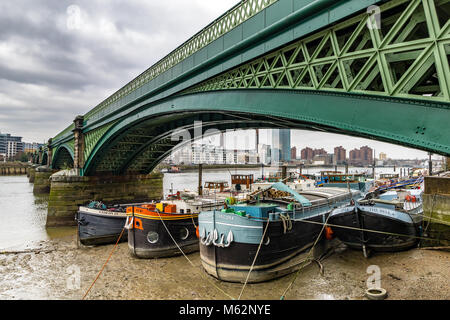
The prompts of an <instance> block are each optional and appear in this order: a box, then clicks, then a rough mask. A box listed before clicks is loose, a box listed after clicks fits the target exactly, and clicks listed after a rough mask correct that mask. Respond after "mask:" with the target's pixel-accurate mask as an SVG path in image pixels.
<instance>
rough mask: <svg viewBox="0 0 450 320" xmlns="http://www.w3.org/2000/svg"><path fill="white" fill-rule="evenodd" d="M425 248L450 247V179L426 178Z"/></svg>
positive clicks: (423, 244) (424, 207)
mask: <svg viewBox="0 0 450 320" xmlns="http://www.w3.org/2000/svg"><path fill="white" fill-rule="evenodd" d="M423 215H424V222H423V235H424V237H427V238H432V239H433V240H422V242H421V245H422V246H423V247H440V246H450V177H439V176H430V177H425V190H424V194H423Z"/></svg>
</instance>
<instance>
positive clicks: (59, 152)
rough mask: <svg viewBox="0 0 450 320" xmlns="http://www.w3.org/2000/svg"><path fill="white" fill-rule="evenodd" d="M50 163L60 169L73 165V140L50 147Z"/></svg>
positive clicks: (54, 167)
mask: <svg viewBox="0 0 450 320" xmlns="http://www.w3.org/2000/svg"><path fill="white" fill-rule="evenodd" d="M52 152H53V156H52V163H51V167H52V168H53V169H62V168H66V167H73V158H74V156H73V141H72V143H65V144H61V145H59V146H58V147H56V148H54V149H52Z"/></svg>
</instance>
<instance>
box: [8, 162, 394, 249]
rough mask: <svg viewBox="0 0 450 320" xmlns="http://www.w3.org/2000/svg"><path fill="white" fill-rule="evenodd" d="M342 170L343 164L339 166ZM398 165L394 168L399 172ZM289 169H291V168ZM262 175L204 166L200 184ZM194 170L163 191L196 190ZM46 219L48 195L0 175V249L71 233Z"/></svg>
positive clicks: (171, 176)
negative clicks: (35, 193)
mask: <svg viewBox="0 0 450 320" xmlns="http://www.w3.org/2000/svg"><path fill="white" fill-rule="evenodd" d="M277 170H279V168H277V167H264V174H265V175H268V174H269V173H274V172H276V171H277ZM322 170H326V169H324V168H308V169H304V170H303V173H305V174H315V173H318V172H320V171H322ZM328 170H330V169H328ZM338 170H339V171H342V172H343V171H344V170H345V168H344V167H338ZM371 170H372V169H370V168H349V172H350V173H353V172H359V173H361V172H372V171H371ZM399 170H400V169H399V168H397V170H396V172H397V173H398V172H399ZM289 171H294V169H290V170H289ZM393 172H394V169H393V168H376V173H377V174H380V173H393ZM236 173H237V174H253V175H254V177H255V178H259V177H261V175H262V169H261V168H249V169H228V170H227V169H204V170H203V175H202V181H203V184H204V183H205V182H206V181H227V182H228V183H231V174H236ZM197 186H198V173H197V171H190V172H182V173H166V174H165V175H164V181H163V189H164V195H167V194H169V193H171V188H173V192H176V191H177V190H184V189H188V190H197ZM46 219H47V196H35V195H34V194H33V184H32V183H29V182H28V178H27V177H26V176H25V175H23V176H0V251H11V250H23V249H30V248H35V247H37V246H39V244H40V243H41V241H45V240H49V239H52V238H55V237H59V236H64V235H66V234H67V233H71V232H72V233H73V232H74V229H73V228H69V229H67V228H49V229H46V228H45V222H46Z"/></svg>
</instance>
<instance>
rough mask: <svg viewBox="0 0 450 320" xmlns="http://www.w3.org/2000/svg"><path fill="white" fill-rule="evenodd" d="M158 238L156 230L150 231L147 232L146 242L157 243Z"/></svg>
mask: <svg viewBox="0 0 450 320" xmlns="http://www.w3.org/2000/svg"><path fill="white" fill-rule="evenodd" d="M158 240H159V234H158V232H155V231H150V232H149V233H148V234H147V241H148V242H150V243H152V244H154V243H157V242H158Z"/></svg>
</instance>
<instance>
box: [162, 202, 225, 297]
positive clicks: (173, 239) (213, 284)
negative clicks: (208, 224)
mask: <svg viewBox="0 0 450 320" xmlns="http://www.w3.org/2000/svg"><path fill="white" fill-rule="evenodd" d="M158 211H159V210H156V213H157V214H158V216H159V219H160V220H161V222H162V224H163V226H164V228H165V229H166V231H167V233H168V234H169V236H170V238H171V239H172V241H173V242H174V243H175V245H176V246H177V248H178V250H180V252H181V253H182V254H183V256H184V257H185V258H186V259H187V261H188V262H189V263H190V264H191V266H192V267H193V268H194V269H196V270H197V269H198V267H196V266H195V265H194V263H193V262H192V261H191V259H189V257H188V256H187V255H186V254H185V253H184V251H183V250H182V249H181V248H180V246H179V245H178V243H177V241H176V240H175V238H174V237H173V236H172V233H171V232H170V231H169V228H167V226H166V224H165V223H164V220H163V218H162V217H161V215H160V214H159V212H158ZM200 274H201V275H202V277H203V276H204V274H203V273H202V272H200ZM205 279H206V280H207V281H208V282H209V283H210V284H211V285H212V286H214V287H215V288H216V289H217V290H219V291H220V292H222V293H223V294H224V295H226V296H227V297H228V298H230V299H231V300H234V298H233V297H232V296H231V295H229V294H228V293H226V292H225V291H224V290H222V289H221V288H220V287H218V286H217V285H216V284H215V283H213V282H212V281H211V280H210V279H208V278H205Z"/></svg>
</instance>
